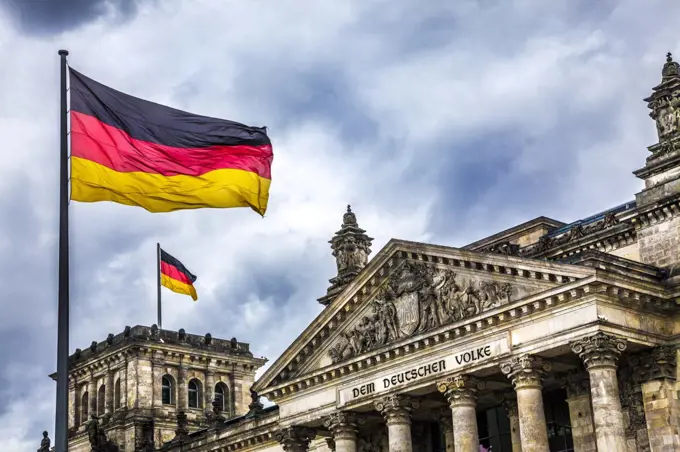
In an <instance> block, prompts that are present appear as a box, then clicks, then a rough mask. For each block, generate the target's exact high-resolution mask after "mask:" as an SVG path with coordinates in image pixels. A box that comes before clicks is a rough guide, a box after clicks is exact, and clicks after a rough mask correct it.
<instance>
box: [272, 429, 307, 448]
mask: <svg viewBox="0 0 680 452" xmlns="http://www.w3.org/2000/svg"><path fill="white" fill-rule="evenodd" d="M315 436H316V432H315V431H314V430H313V429H310V428H305V427H297V426H294V427H287V428H283V429H281V430H279V431H278V432H276V433H275V434H274V439H275V440H276V441H278V442H279V443H280V444H281V447H282V448H283V450H284V451H285V452H305V451H307V449H308V448H309V442H310V441H311V440H313V439H314V437H315Z"/></svg>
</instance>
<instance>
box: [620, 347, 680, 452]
mask: <svg viewBox="0 0 680 452" xmlns="http://www.w3.org/2000/svg"><path fill="white" fill-rule="evenodd" d="M675 355H676V350H675V349H674V348H672V347H657V348H655V349H652V350H650V351H648V352H646V353H644V354H642V355H640V356H639V357H635V358H632V359H631V364H633V365H635V366H636V367H637V368H641V369H643V371H642V372H641V377H642V379H641V389H642V401H643V407H644V413H645V419H646V421H647V434H648V438H649V446H650V449H651V451H652V452H671V451H677V450H680V402H679V401H678V393H677V389H676V379H675V366H676V356H675Z"/></svg>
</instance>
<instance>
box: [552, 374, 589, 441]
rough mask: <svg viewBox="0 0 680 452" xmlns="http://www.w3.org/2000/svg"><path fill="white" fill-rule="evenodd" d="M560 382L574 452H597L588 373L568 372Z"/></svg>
mask: <svg viewBox="0 0 680 452" xmlns="http://www.w3.org/2000/svg"><path fill="white" fill-rule="evenodd" d="M560 383H561V385H562V387H563V388H564V389H565V390H566V391H567V404H568V405H569V421H570V423H571V437H572V439H573V441H574V452H597V445H596V441H595V425H594V424H593V411H592V409H591V405H590V382H589V377H588V374H587V373H586V372H583V371H581V370H579V371H575V372H570V373H568V374H566V375H563V376H562V378H561V379H560Z"/></svg>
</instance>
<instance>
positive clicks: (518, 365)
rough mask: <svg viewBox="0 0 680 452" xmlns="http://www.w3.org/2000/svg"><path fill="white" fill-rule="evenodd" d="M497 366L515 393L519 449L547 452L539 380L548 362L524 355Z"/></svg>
mask: <svg viewBox="0 0 680 452" xmlns="http://www.w3.org/2000/svg"><path fill="white" fill-rule="evenodd" d="M500 367H501V371H502V372H503V373H504V374H505V375H507V376H508V378H510V380H511V381H512V385H513V386H514V387H515V393H516V394H517V413H518V415H519V434H520V438H521V441H522V451H523V452H549V448H548V429H547V426H546V423H545V411H544V410H543V393H542V389H543V386H542V380H543V376H544V375H545V373H546V372H548V371H549V370H550V369H551V366H550V363H548V362H546V361H543V359H542V358H539V357H538V356H532V355H523V356H519V357H516V358H512V359H510V360H509V361H506V362H504V363H502V364H501V365H500ZM612 452H613V451H612Z"/></svg>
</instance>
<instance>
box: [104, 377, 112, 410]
mask: <svg viewBox="0 0 680 452" xmlns="http://www.w3.org/2000/svg"><path fill="white" fill-rule="evenodd" d="M113 391H114V387H113V371H112V370H111V369H108V370H107V371H106V386H105V387H104V410H105V413H106V414H107V415H108V416H110V415H111V414H112V413H113Z"/></svg>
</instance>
